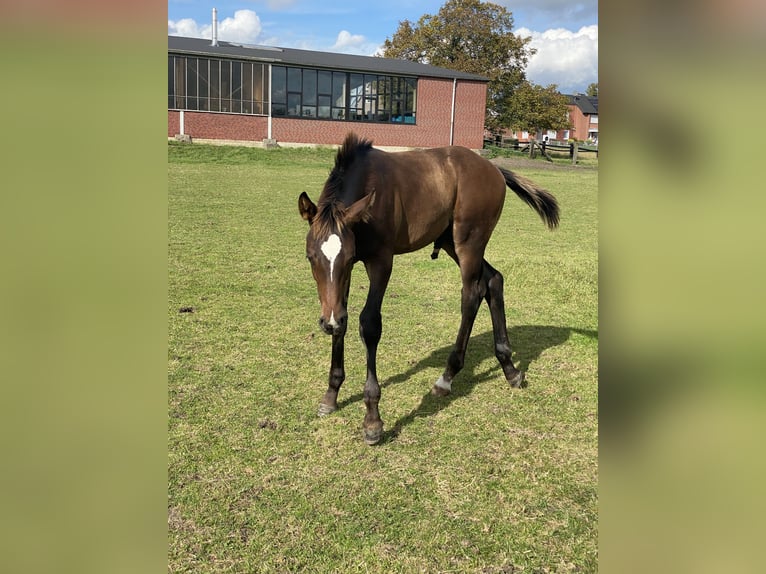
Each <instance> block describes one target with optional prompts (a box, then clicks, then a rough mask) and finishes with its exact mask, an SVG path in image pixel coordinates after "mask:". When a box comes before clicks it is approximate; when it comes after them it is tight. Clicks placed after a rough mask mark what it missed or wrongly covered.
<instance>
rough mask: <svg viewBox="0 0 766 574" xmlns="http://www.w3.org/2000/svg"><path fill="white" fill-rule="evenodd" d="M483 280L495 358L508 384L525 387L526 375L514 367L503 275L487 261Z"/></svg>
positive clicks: (484, 263)
mask: <svg viewBox="0 0 766 574" xmlns="http://www.w3.org/2000/svg"><path fill="white" fill-rule="evenodd" d="M482 280H483V281H484V282H485V283H486V285H487V290H486V294H485V295H484V299H485V301H486V302H487V305H488V306H489V312H490V315H491V316H492V333H493V335H494V339H495V357H497V360H498V362H499V363H500V366H501V367H502V369H503V374H504V375H505V378H506V380H507V381H508V383H509V384H510V385H511V386H512V387H515V388H518V387H523V386H525V374H524V372H523V371H519V370H517V369H516V367H514V366H513V360H512V359H511V355H512V350H511V343H510V341H509V339H508V327H507V325H506V322H505V301H504V297H503V275H502V274H501V273H500V272H499V271H498V270H497V269H495V268H494V267H492V266H491V265H490V264H489V263H487V261H486V260H485V261H484V262H483V267H482Z"/></svg>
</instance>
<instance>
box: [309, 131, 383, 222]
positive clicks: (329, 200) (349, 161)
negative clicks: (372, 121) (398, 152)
mask: <svg viewBox="0 0 766 574" xmlns="http://www.w3.org/2000/svg"><path fill="white" fill-rule="evenodd" d="M371 149H372V141H370V140H368V139H365V138H361V137H359V136H358V135H356V134H354V133H350V134H348V135H347V136H346V139H345V140H344V141H343V144H342V145H341V146H340V149H338V153H337V154H336V155H335V166H334V167H333V168H332V171H331V172H330V175H329V177H328V178H327V181H326V182H325V184H324V189H323V190H322V194H321V196H320V197H319V200H318V201H317V216H316V220H315V221H316V224H317V226H318V227H319V228H320V232H321V230H324V232H325V234H329V233H332V232H334V231H335V230H338V229H340V228H341V227H342V226H343V220H342V217H341V216H342V214H343V210H344V209H345V207H346V206H345V205H344V203H343V201H342V196H343V184H344V181H345V176H346V174H347V173H348V170H349V169H350V168H351V166H352V165H353V163H354V162H355V161H356V160H357V159H359V158H361V157H362V156H364V155H365V154H366V153H367V152H368V151H370V150H371Z"/></svg>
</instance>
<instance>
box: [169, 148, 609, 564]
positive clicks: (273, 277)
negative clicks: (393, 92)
mask: <svg viewBox="0 0 766 574" xmlns="http://www.w3.org/2000/svg"><path fill="white" fill-rule="evenodd" d="M333 156H334V152H333V151H332V150H327V149H276V150H262V149H253V148H237V147H214V146H203V145H198V144H193V145H188V144H187V145H183V144H175V143H169V146H168V185H169V209H168V235H169V262H168V265H169V271H168V272H169V302H168V313H169V343H168V359H169V363H168V388H169V396H168V402H169V405H168V408H169V419H168V528H169V531H168V571H169V572H189V573H192V572H193V573H207V572H242V573H250V572H339V573H347V572H381V573H395V572H403V573H409V572H480V573H485V574H489V573H497V574H499V573H510V572H513V573H518V572H524V573H542V572H595V571H596V570H597V549H598V535H597V448H598V438H597V433H598V418H597V411H598V405H597V396H598V393H597V355H598V334H597V329H598V316H597V310H598V308H597V295H598V282H597V270H598V262H597V236H598V234H597V220H598V214H597V175H598V172H597V170H596V169H592V168H565V167H560V166H555V167H549V166H546V165H544V164H545V163H546V162H541V163H529V162H527V163H529V165H524V166H523V167H514V164H513V163H512V162H513V160H497V161H498V163H503V165H506V166H508V167H510V168H511V169H517V170H518V171H519V173H521V174H523V175H525V176H527V177H529V178H531V179H532V180H533V181H535V182H537V183H539V184H541V185H543V186H544V187H546V188H547V189H549V190H550V191H551V192H553V193H554V194H555V195H556V197H557V198H558V200H559V202H560V204H561V227H560V228H559V229H558V230H557V231H554V232H551V231H548V230H547V229H546V228H545V227H544V225H543V223H542V222H541V221H540V220H539V219H538V217H537V215H535V214H534V213H533V212H532V210H530V209H529V208H528V207H527V206H525V205H524V204H523V203H522V202H521V201H520V200H519V199H518V198H516V196H515V195H514V194H513V193H512V192H510V191H509V194H508V199H507V201H506V206H505V210H504V213H503V216H502V219H501V221H500V223H499V224H498V227H497V229H496V231H495V233H494V236H493V239H492V240H491V241H490V244H489V247H488V250H487V259H488V261H490V262H491V263H492V264H493V265H494V266H495V267H496V268H497V269H499V270H500V271H501V272H502V273H503V274H504V275H505V279H506V281H505V298H506V306H507V315H508V326H509V335H510V338H511V343H512V345H513V347H514V351H515V353H514V361H515V363H516V364H517V366H520V368H522V369H524V370H527V381H528V384H529V385H528V387H527V388H526V389H518V390H517V389H511V388H510V387H509V386H508V385H507V383H506V382H505V380H504V378H503V375H502V371H501V370H500V368H499V365H498V363H497V361H496V360H495V358H494V354H493V345H492V329H491V322H490V317H489V312H488V310H487V308H486V306H483V307H482V308H481V310H480V311H479V316H478V318H477V321H476V324H475V326H474V329H473V335H472V339H471V342H470V344H469V347H468V353H467V356H466V366H465V368H464V370H463V371H462V372H461V373H460V374H459V375H458V376H457V377H456V379H455V383H454V385H453V392H452V394H451V395H450V396H449V397H446V398H442V399H439V398H435V397H432V396H431V395H430V388H431V386H432V385H433V383H434V381H435V380H436V379H437V378H438V377H439V375H440V374H441V372H442V370H443V368H444V364H445V361H446V358H447V355H448V353H449V351H450V349H451V345H452V343H453V341H454V338H455V335H456V333H457V327H458V322H459V308H460V280H459V275H458V269H457V267H456V266H455V265H454V264H453V263H452V262H451V260H449V258H448V257H446V256H444V255H442V257H440V258H439V259H438V260H436V261H432V260H431V259H430V258H429V253H430V250H423V251H421V252H418V253H414V254H409V255H404V256H400V257H398V258H397V260H396V261H395V264H394V272H393V277H392V280H391V283H390V286H389V288H388V292H387V296H386V299H385V300H384V303H383V339H382V341H381V344H380V349H379V354H378V374H379V377H380V381H381V386H382V398H381V403H380V409H381V416H382V418H383V421H384V424H385V429H384V437H383V440H382V441H381V444H380V445H378V446H375V447H368V446H366V445H365V443H364V441H363V440H362V433H361V423H362V418H363V416H364V403H363V401H362V386H363V384H364V378H365V365H364V351H363V347H362V343H361V341H360V340H359V337H358V336H357V335H356V326H355V325H356V317H358V314H359V312H360V311H361V308H362V306H363V304H364V297H365V294H366V287H367V278H366V275H365V274H364V269H363V267H362V266H358V268H357V269H355V270H354V275H353V279H352V286H351V295H350V301H349V309H348V310H349V317H350V323H351V325H350V327H349V334H348V336H347V337H346V372H347V378H346V382H345V384H344V386H343V388H342V389H341V393H340V397H339V406H340V409H339V410H338V411H337V412H336V413H334V414H332V415H330V416H328V417H324V418H321V419H320V418H318V417H317V416H316V410H317V406H318V403H319V399H320V398H321V396H322V394H323V393H324V391H325V389H326V386H327V372H328V368H329V359H330V338H329V337H327V336H325V335H323V334H322V333H321V332H320V330H319V326H318V324H317V319H318V317H319V305H318V300H317V296H316V290H315V285H314V281H313V278H312V277H311V272H310V270H309V265H308V262H307V261H306V259H305V235H306V229H307V228H306V224H305V222H304V221H303V220H301V219H300V217H299V215H298V210H297V197H298V195H299V194H300V192H302V191H307V192H308V193H309V195H310V196H311V197H312V199H314V200H316V199H317V196H318V195H319V191H320V190H321V186H322V184H323V183H324V180H325V179H326V177H327V175H328V173H329V169H330V167H331V165H332V162H333ZM504 162H505V163H504ZM509 162H511V163H509Z"/></svg>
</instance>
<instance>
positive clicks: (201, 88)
mask: <svg viewBox="0 0 766 574" xmlns="http://www.w3.org/2000/svg"><path fill="white" fill-rule="evenodd" d="M267 73H268V67H267V66H266V65H265V64H260V63H255V62H241V61H234V60H221V59H211V58H190V57H184V56H174V55H170V56H168V108H172V109H181V110H203V111H208V110H209V111H214V112H217V111H222V112H234V113H245V114H264V113H266V111H265V109H264V104H265V102H266V101H268V93H269V92H268V77H267V76H266V74H267Z"/></svg>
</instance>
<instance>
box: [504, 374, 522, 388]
mask: <svg viewBox="0 0 766 574" xmlns="http://www.w3.org/2000/svg"><path fill="white" fill-rule="evenodd" d="M525 379H526V374H525V373H524V371H516V374H515V375H514V376H513V378H512V379H510V380H509V381H508V382H509V383H510V384H511V386H512V387H513V388H514V389H520V388H521V387H523V386H525V384H524V381H525Z"/></svg>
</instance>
